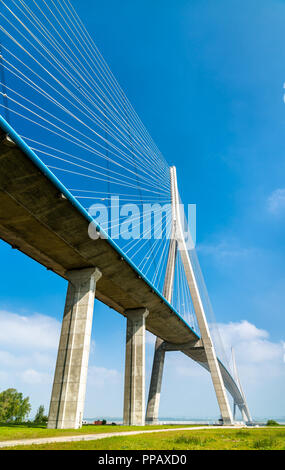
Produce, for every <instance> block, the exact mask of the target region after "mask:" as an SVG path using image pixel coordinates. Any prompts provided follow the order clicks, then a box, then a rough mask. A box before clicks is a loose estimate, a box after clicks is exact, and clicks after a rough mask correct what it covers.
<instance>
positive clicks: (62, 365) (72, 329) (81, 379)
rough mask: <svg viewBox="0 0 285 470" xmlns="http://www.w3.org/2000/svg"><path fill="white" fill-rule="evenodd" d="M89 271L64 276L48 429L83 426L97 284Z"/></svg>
mask: <svg viewBox="0 0 285 470" xmlns="http://www.w3.org/2000/svg"><path fill="white" fill-rule="evenodd" d="M100 277H101V273H100V271H99V270H98V269H97V268H90V269H89V268H88V269H82V270H78V271H70V272H68V273H67V279H68V280H69V285H68V290H67V296H66V303H65V310H64V316H63V321H62V328H61V336H60V342H59V349H58V355H57V362H56V369H55V375H54V383H53V389H52V396H51V403H50V410H49V419H48V428H57V429H68V428H72V429H78V428H80V427H81V425H82V419H83V411H84V401H85V391H86V380H87V368H88V360H89V351H90V339H91V329H92V318H93V309H94V298H95V289H96V282H97V281H98V280H99V279H100Z"/></svg>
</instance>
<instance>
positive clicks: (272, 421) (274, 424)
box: [266, 419, 279, 426]
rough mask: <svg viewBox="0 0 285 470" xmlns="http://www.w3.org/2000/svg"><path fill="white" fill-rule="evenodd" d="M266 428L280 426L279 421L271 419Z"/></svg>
mask: <svg viewBox="0 0 285 470" xmlns="http://www.w3.org/2000/svg"><path fill="white" fill-rule="evenodd" d="M266 426H279V423H277V421H275V420H274V419H269V420H268V421H267V423H266Z"/></svg>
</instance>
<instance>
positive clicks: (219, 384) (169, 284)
mask: <svg viewBox="0 0 285 470" xmlns="http://www.w3.org/2000/svg"><path fill="white" fill-rule="evenodd" d="M170 179H171V201H172V228H171V239H170V245H169V253H168V261H167V267H166V274H165V281H164V288H163V295H164V297H165V298H166V300H168V302H171V300H172V295H173V285H174V272H175V263H176V256H177V251H178V250H179V253H180V257H181V260H182V264H183V267H184V271H185V275H186V279H187V283H188V287H189V291H190V294H191V299H192V303H193V307H194V311H195V315H196V318H197V322H198V325H199V329H200V334H201V342H202V347H203V349H204V351H205V354H206V358H207V362H208V366H209V371H210V374H211V378H212V382H213V386H214V389H215V393H216V397H217V401H218V405H219V408H220V412H221V416H222V419H223V423H224V424H233V416H232V412H231V408H230V405H229V401H228V397H227V393H226V388H225V385H224V381H223V378H222V374H221V370H220V367H219V364H218V359H217V356H216V352H215V348H214V345H213V341H212V338H211V334H210V330H209V326H208V323H207V319H206V315H205V311H204V307H203V303H202V299H201V295H200V292H199V288H198V284H197V280H196V278H195V273H194V269H193V266H192V263H191V259H190V257H189V253H188V249H187V245H186V242H185V238H184V233H183V228H182V227H183V225H182V221H181V212H180V200H179V193H178V187H177V176H176V168H175V167H171V168H170ZM201 342H200V341H199V342H198V343H199V344H197V346H198V347H201ZM166 350H167V348H166V347H164V341H163V340H162V339H160V338H158V337H157V339H156V344H155V352H154V359H153V367H152V375H151V382H150V389H149V397H148V404H147V412H146V422H147V423H153V424H154V423H156V422H158V412H159V402H160V393H161V384H162V376H163V367H164V358H165V351H166Z"/></svg>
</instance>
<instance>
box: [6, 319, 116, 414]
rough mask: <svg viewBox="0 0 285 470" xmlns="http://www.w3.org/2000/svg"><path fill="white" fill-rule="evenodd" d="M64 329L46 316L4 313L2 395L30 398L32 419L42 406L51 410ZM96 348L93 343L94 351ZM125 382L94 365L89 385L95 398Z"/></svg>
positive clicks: (89, 372) (111, 372)
mask: <svg viewBox="0 0 285 470" xmlns="http://www.w3.org/2000/svg"><path fill="white" fill-rule="evenodd" d="M60 327H61V325H60V322H59V321H58V320H56V319H54V318H52V317H48V316H46V315H41V314H38V313H35V314H32V315H29V316H27V315H25V316H22V315H19V314H18V313H13V312H8V311H0V344H1V350H0V382H1V388H0V391H1V390H4V389H5V388H8V387H13V388H17V389H18V390H19V391H21V392H22V393H23V394H24V395H25V396H27V395H28V396H30V398H31V403H32V405H33V411H32V414H31V415H32V416H33V414H34V412H35V410H36V408H37V407H38V406H39V405H40V404H44V405H45V409H46V411H47V410H48V406H49V400H50V394H51V388H52V382H53V374H54V368H55V363H56V355H57V348H58V343H59V335H60ZM94 348H95V343H94V341H92V344H91V349H92V350H94ZM121 381H122V375H121V374H120V372H118V371H117V370H115V369H107V368H104V367H97V366H94V365H92V364H90V366H89V370H88V385H89V386H90V389H91V390H92V395H94V394H95V396H96V394H97V393H98V391H99V390H100V393H102V394H103V395H104V394H105V395H107V394H108V390H110V388H112V389H113V390H116V387H117V385H118V384H120V382H121Z"/></svg>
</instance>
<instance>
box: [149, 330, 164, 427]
mask: <svg viewBox="0 0 285 470" xmlns="http://www.w3.org/2000/svg"><path fill="white" fill-rule="evenodd" d="M163 344H164V341H163V340H162V339H161V338H158V337H157V338H156V343H155V350H154V358H153V365H152V373H151V382H150V387H149V394H148V402H147V411H146V423H147V424H157V423H158V413H159V403H160V394H161V384H162V376H163V368H164V359H165V349H164V348H163Z"/></svg>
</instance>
